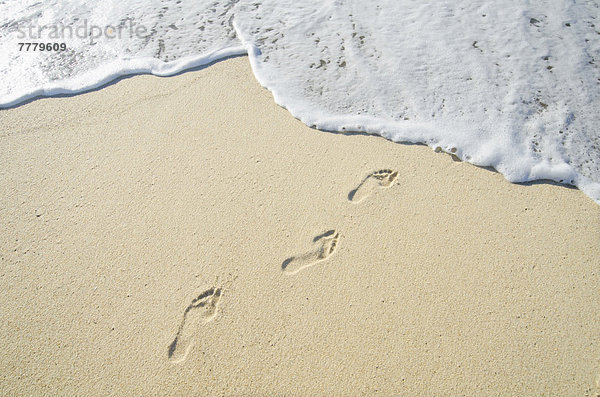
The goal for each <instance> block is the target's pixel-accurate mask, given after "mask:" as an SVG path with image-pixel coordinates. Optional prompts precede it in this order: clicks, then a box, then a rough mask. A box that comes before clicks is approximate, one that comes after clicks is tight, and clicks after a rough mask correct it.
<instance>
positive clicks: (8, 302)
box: [0, 57, 600, 396]
mask: <svg viewBox="0 0 600 397" xmlns="http://www.w3.org/2000/svg"><path fill="white" fill-rule="evenodd" d="M0 290H1V291H2V294H0V307H1V309H0V394H2V395H57V394H62V395H74V394H77V395H159V394H160V395H190V394H228V395H232V394H235V395H239V394H258V395H268V394H273V393H276V394H286V395H330V394H332V393H334V394H345V395H359V394H369V395H370V394H374V393H376V392H378V393H381V394H383V395H389V394H403V395H458V394H468V395H473V394H479V395H490V394H493V395H497V394H501V395H525V394H527V395H589V396H595V395H597V394H598V393H600V315H599V312H600V206H598V205H597V204H595V203H594V202H593V201H592V200H591V199H589V198H588V197H586V196H585V195H584V194H583V193H581V192H580V191H578V190H575V189H569V188H565V187H561V186H557V185H553V184H544V183H540V184H528V185H516V184H510V183H509V182H507V181H506V180H505V179H504V178H503V177H502V176H501V175H499V174H497V173H495V172H493V171H490V170H487V169H483V168H478V167H475V166H473V165H470V164H467V163H462V162H457V161H453V159H452V158H451V157H450V156H449V155H447V154H443V153H434V152H433V151H432V150H431V149H429V148H427V147H424V146H419V145H400V144H395V143H392V142H389V141H386V140H384V139H382V138H378V137H372V136H364V135H342V134H333V133H327V132H321V131H317V130H313V129H310V128H308V127H306V126H305V125H304V124H302V123H301V122H300V121H298V120H296V119H294V118H293V117H292V116H291V115H290V114H289V113H288V112H287V111H286V110H285V109H283V108H280V107H278V106H277V105H276V104H275V103H274V102H273V99H272V97H271V95H270V93H269V92H268V91H266V90H265V89H263V88H262V87H260V85H259V84H258V83H257V82H256V80H255V79H254V77H253V75H252V72H251V70H250V67H249V64H248V60H247V58H245V57H240V58H235V59H229V60H226V61H223V62H219V63H217V64H215V65H213V66H210V67H208V68H206V69H203V70H199V71H194V72H190V73H185V74H182V75H179V76H176V77H172V78H158V77H153V76H137V77H133V78H129V79H124V80H122V81H120V82H118V83H116V84H113V85H110V86H108V87H106V88H104V89H102V90H99V91H95V92H90V93H87V94H83V95H78V96H75V97H68V98H51V99H42V100H37V101H34V102H31V103H29V104H26V105H23V106H20V107H18V108H15V109H11V110H4V111H0Z"/></svg>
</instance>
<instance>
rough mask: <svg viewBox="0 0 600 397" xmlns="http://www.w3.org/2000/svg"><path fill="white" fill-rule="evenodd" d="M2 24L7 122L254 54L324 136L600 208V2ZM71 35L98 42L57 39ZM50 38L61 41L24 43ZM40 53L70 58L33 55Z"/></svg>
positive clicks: (135, 6)
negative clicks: (34, 101) (49, 102)
mask: <svg viewBox="0 0 600 397" xmlns="http://www.w3.org/2000/svg"><path fill="white" fill-rule="evenodd" d="M23 4H25V5H23ZM0 15H2V17H0V38H1V39H2V40H1V41H0V42H1V44H0V48H1V51H2V53H3V54H5V56H4V57H2V58H0V77H1V80H0V81H2V85H1V86H0V107H9V106H14V105H16V104H18V103H20V102H22V101H24V100H27V99H29V98H33V97H36V96H40V95H55V94H59V93H75V92H80V91H84V90H88V89H91V88H95V87H98V86H100V85H102V84H103V83H105V82H108V81H110V80H112V79H114V78H116V77H118V76H121V75H124V74H135V73H153V74H156V75H161V76H166V75H171V74H175V73H178V72H180V71H182V70H185V69H189V68H192V67H195V66H199V65H203V64H206V63H209V62H211V61H214V60H216V59H219V58H223V57H227V56H231V55H237V54H242V53H248V55H249V58H250V62H251V65H252V69H253V71H254V73H255V75H256V78H257V79H258V80H259V82H260V83H261V84H262V85H263V86H265V87H267V88H268V89H269V90H271V91H272V93H273V95H274V98H275V101H276V102H277V103H279V104H280V105H282V106H284V107H285V108H287V109H288V110H289V111H290V112H291V113H292V114H293V115H294V116H295V117H297V118H299V119H300V120H302V121H303V122H304V123H306V124H307V125H309V126H315V127H317V128H320V129H324V130H333V131H363V132H367V133H371V134H378V135H381V136H384V137H385V138H388V139H390V140H393V141H397V142H420V143H425V144H427V145H429V146H430V147H432V148H441V149H442V150H444V151H447V152H451V153H453V154H455V155H456V156H458V157H459V158H461V159H462V160H465V161H468V162H470V163H473V164H476V165H481V166H493V167H494V168H496V169H497V170H498V171H499V172H501V173H502V174H503V175H504V176H505V177H506V178H507V179H508V180H510V181H512V182H526V181H532V180H538V179H551V180H554V181H557V182H561V183H566V184H571V185H575V186H577V187H579V188H580V189H581V190H583V191H584V192H585V193H586V194H587V195H588V196H590V197H591V198H592V199H594V200H595V201H596V202H598V203H600V131H599V127H600V114H599V112H598V109H600V71H599V70H598V63H597V62H600V60H599V59H598V58H599V57H600V25H599V27H596V26H595V24H596V23H599V22H598V16H599V5H598V3H597V2H593V1H566V0H545V1H544V0H542V1H537V2H535V3H530V2H519V3H517V4H515V3H514V2H510V1H497V2H488V1H481V0H477V1H459V0H456V1H438V2H432V3H423V2H420V1H411V0H404V1H399V0H377V1H372V2H364V1H358V0H328V1H322V0H320V1H304V2H298V1H291V0H257V1H244V0H240V1H222V0H217V1H198V0H195V1H190V0H177V1H169V2H166V1H158V0H151V1H147V0H146V1H141V0H121V1H110V0H109V1H103V2H99V3H97V4H88V2H84V1H83V0H77V1H66V0H62V1H58V0H54V1H48V2H43V3H41V2H34V1H26V2H19V3H18V4H17V3H16V2H6V1H5V2H0ZM84 24H86V26H87V28H88V31H87V32H84V29H83V27H84ZM56 25H61V26H70V27H72V29H73V30H75V29H76V28H79V32H84V33H87V36H86V35H82V36H83V37H74V36H73V35H71V36H72V37H68V38H67V39H65V40H60V39H53V38H51V37H50V36H49V35H50V27H52V26H56ZM40 26H45V27H47V29H45V30H44V31H43V34H45V37H42V38H39V39H35V40H28V38H27V37H23V36H24V34H23V33H26V34H25V36H27V35H29V32H28V31H27V29H28V28H29V27H33V32H34V33H36V32H37V31H36V28H37V29H38V30H39V27H40ZM91 26H94V27H97V28H98V29H96V30H92V28H91ZM136 28H140V29H139V30H138V31H137V32H136V30H135V29H136ZM101 29H109V30H108V31H105V32H104V33H106V32H111V33H112V34H114V32H115V31H116V30H119V31H120V32H121V33H122V34H121V37H120V38H115V37H109V36H110V35H109V34H98V31H99V30H101ZM67 32H69V31H68V30H67ZM24 41H36V42H41V41H51V42H59V41H64V42H66V43H67V45H68V48H69V49H68V50H67V51H64V52H40V51H36V52H32V51H29V52H27V51H18V43H19V42H24Z"/></svg>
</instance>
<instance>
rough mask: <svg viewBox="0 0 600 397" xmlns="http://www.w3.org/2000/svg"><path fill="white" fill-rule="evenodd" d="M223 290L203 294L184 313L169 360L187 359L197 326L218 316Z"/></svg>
mask: <svg viewBox="0 0 600 397" xmlns="http://www.w3.org/2000/svg"><path fill="white" fill-rule="evenodd" d="M220 300H221V288H211V289H209V290H206V291H204V292H203V293H201V294H200V295H199V296H198V297H197V298H196V299H194V300H193V301H192V303H190V305H189V306H188V307H187V308H186V309H185V311H184V312H183V319H182V320H181V324H180V325H179V329H178V330H177V335H175V339H174V340H173V342H172V343H171V344H170V345H169V350H168V356H169V360H171V361H173V362H176V363H179V362H182V361H184V360H185V359H186V357H187V355H188V353H189V351H190V349H191V347H192V345H193V340H194V335H195V333H196V331H197V326H198V325H200V324H202V323H207V322H209V321H211V320H212V319H213V318H214V317H215V316H216V314H217V306H218V304H219V301H220Z"/></svg>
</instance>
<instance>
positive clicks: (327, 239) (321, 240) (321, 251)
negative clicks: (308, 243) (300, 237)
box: [281, 230, 340, 274]
mask: <svg viewBox="0 0 600 397" xmlns="http://www.w3.org/2000/svg"><path fill="white" fill-rule="evenodd" d="M339 238H340V234H339V233H338V232H336V231H335V230H328V231H326V232H325V233H323V234H320V235H318V236H316V237H315V238H313V243H316V244H317V247H316V249H315V250H312V251H310V252H307V253H305V254H303V255H299V256H292V257H291V258H288V259H286V260H285V261H283V263H282V264H281V270H283V271H284V272H286V273H288V274H295V273H298V272H299V271H300V270H302V269H305V268H307V267H310V266H313V265H315V264H317V263H318V262H321V261H323V260H325V259H327V258H328V257H329V256H330V255H331V254H333V253H334V252H335V249H336V247H337V244H338V240H339Z"/></svg>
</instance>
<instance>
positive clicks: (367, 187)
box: [348, 170, 398, 203]
mask: <svg viewBox="0 0 600 397" xmlns="http://www.w3.org/2000/svg"><path fill="white" fill-rule="evenodd" d="M397 177H398V171H392V170H379V171H375V172H373V173H371V174H369V175H367V177H366V178H365V179H363V181H362V182H361V183H360V184H359V185H358V187H357V188H356V189H354V190H352V191H351V192H350V193H348V200H350V201H352V202H353V203H360V202H361V201H363V200H364V199H365V198H367V197H368V196H370V195H371V194H373V192H374V191H375V190H376V189H377V188H389V187H391V186H392V185H393V184H394V181H395V180H396V178H397Z"/></svg>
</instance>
